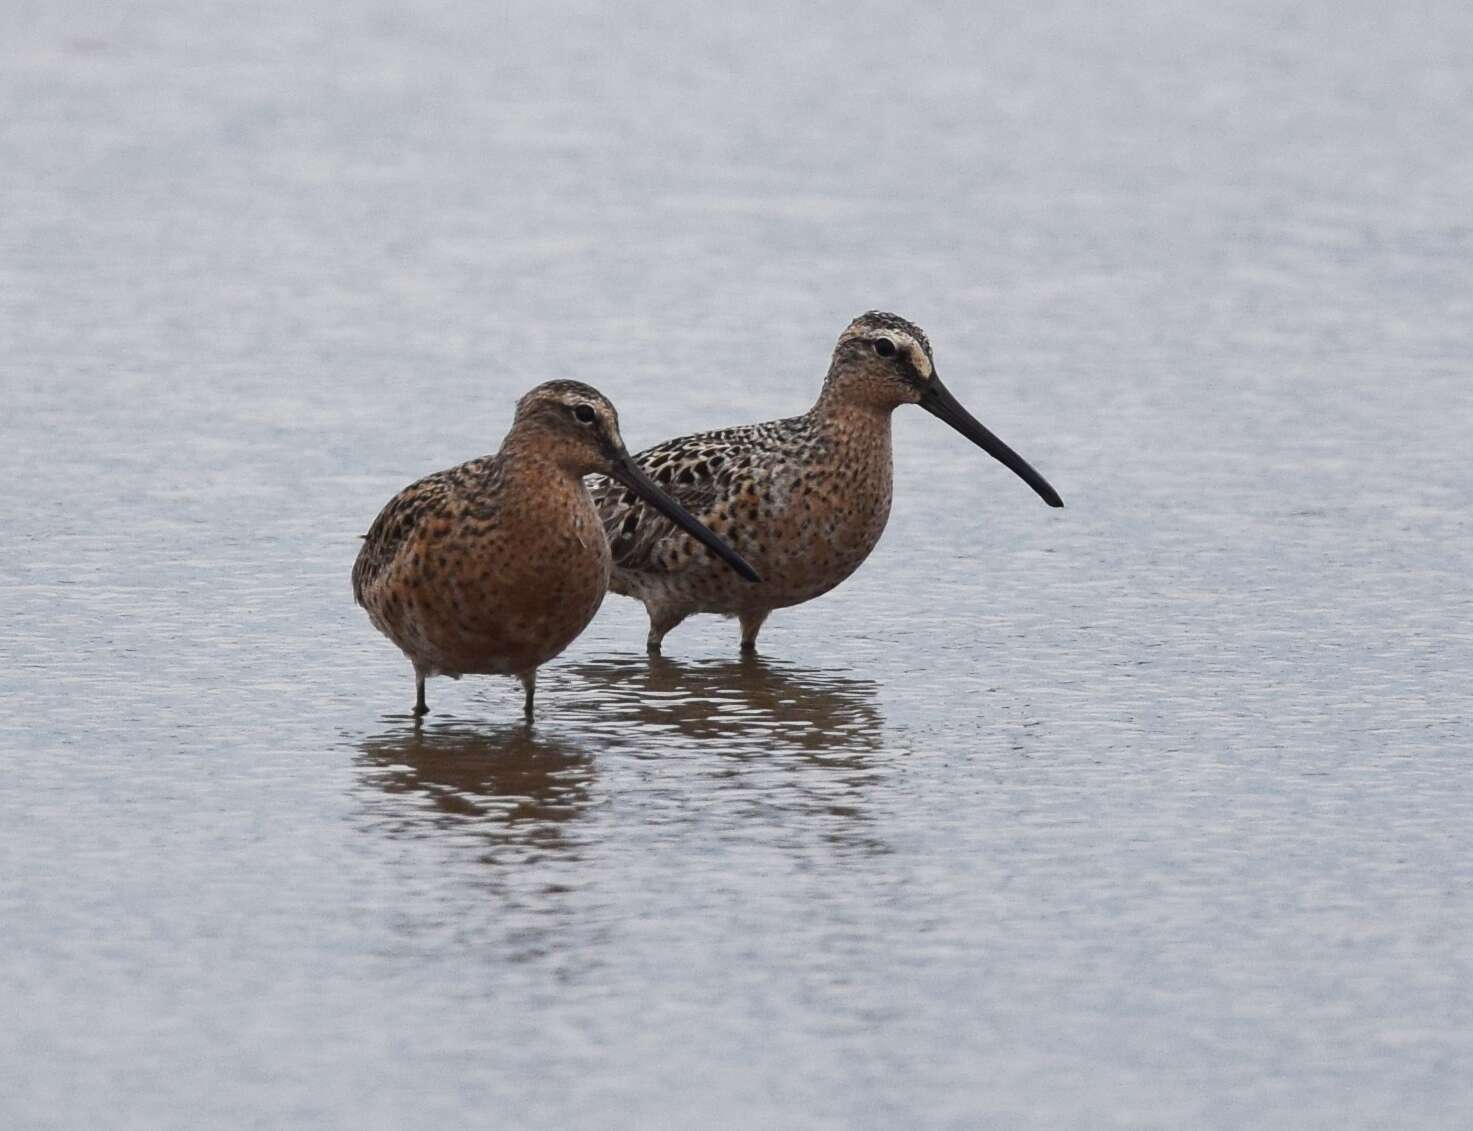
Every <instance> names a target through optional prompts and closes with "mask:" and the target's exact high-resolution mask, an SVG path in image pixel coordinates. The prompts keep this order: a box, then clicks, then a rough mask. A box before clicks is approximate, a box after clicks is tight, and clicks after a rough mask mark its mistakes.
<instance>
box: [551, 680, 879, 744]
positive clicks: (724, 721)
mask: <svg viewBox="0 0 1473 1131" xmlns="http://www.w3.org/2000/svg"><path fill="white" fill-rule="evenodd" d="M559 675H560V677H561V679H562V680H565V681H566V682H567V683H568V684H569V685H570V686H569V690H571V689H572V688H574V687H582V688H583V689H584V690H583V693H582V694H579V695H575V696H570V699H569V702H568V703H567V704H566V705H564V704H559V705H558V708H557V709H558V710H560V711H563V712H564V713H565V714H567V715H568V716H570V717H577V718H579V719H580V720H581V719H584V718H587V719H589V720H590V721H591V722H592V723H593V724H594V725H596V726H597V727H598V728H600V729H609V728H617V729H618V731H619V732H620V734H621V735H622V736H623V737H625V738H626V739H631V740H636V741H639V740H643V742H645V743H650V744H653V745H655V746H659V745H663V744H665V743H668V742H672V741H673V742H684V743H686V744H689V743H692V742H694V743H700V744H702V745H703V746H705V747H707V748H708V749H710V750H711V751H712V752H713V753H717V754H727V755H761V754H768V755H771V754H779V753H782V752H785V751H786V752H796V753H800V754H805V755H808V756H810V757H811V758H812V759H815V760H819V761H823V762H824V763H825V764H828V765H833V766H841V767H842V766H845V765H848V766H850V767H852V768H855V769H858V768H862V767H863V765H864V764H865V761H864V755H865V754H868V753H873V752H875V751H877V750H879V749H880V746H881V741H882V729H883V723H884V719H883V717H882V716H881V714H880V712H879V709H878V707H877V705H876V698H877V691H878V687H877V685H876V684H875V683H873V682H872V681H869V680H861V679H855V678H853V677H851V676H848V675H845V674H842V673H838V672H831V671H823V670H818V669H808V668H799V667H795V666H792V665H788V664H783V663H778V662H773V661H769V660H764V659H761V658H760V657H756V656H743V657H740V658H736V659H721V660H707V661H698V662H687V661H675V660H669V659H665V658H664V657H660V656H638V657H628V656H621V657H612V658H608V659H600V660H590V661H585V662H583V663H579V664H574V665H570V666H568V667H566V668H563V669H562V670H561V671H560V673H559Z"/></svg>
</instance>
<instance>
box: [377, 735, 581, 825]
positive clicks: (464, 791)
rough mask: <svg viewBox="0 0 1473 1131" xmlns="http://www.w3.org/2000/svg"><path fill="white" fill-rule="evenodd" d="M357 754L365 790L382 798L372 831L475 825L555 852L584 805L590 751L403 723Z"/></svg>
mask: <svg viewBox="0 0 1473 1131" xmlns="http://www.w3.org/2000/svg"><path fill="white" fill-rule="evenodd" d="M359 750H360V754H359V757H358V762H359V765H360V766H362V767H363V768H364V769H365V770H366V771H367V775H366V777H367V781H368V782H369V783H371V784H372V785H373V786H375V787H376V788H377V789H378V790H381V791H382V792H383V793H384V794H385V795H386V797H384V798H381V799H380V801H379V802H378V803H376V804H373V805H372V806H371V808H372V809H373V810H374V812H375V816H376V818H378V821H377V822H376V823H379V825H380V827H381V828H382V829H383V830H384V831H386V832H388V833H389V834H390V835H395V836H423V835H427V834H428V833H429V832H430V831H431V830H432V829H435V828H464V827H466V826H467V825H473V826H476V827H477V828H479V829H481V830H483V831H490V832H495V833H498V839H503V840H506V841H513V842H517V843H520V844H523V845H526V846H528V847H543V848H556V847H560V846H561V845H562V841H563V837H562V832H561V826H562V825H563V823H564V822H566V821H568V820H569V819H571V818H573V817H574V816H576V815H577V813H578V812H579V810H580V809H582V808H583V807H584V806H586V805H587V804H588V799H589V786H590V784H591V782H592V780H593V777H594V773H595V768H594V759H593V757H592V756H591V755H590V754H589V752H588V751H586V750H584V749H582V748H581V747H579V746H576V745H571V744H569V743H568V742H566V741H552V740H544V739H542V738H539V737H538V735H537V734H536V732H535V731H533V730H531V729H530V728H528V727H527V726H525V725H523V724H521V723H516V724H512V725H506V726H500V727H495V726H476V725H474V724H470V723H466V722H464V721H456V722H442V723H433V722H431V723H426V724H424V725H422V726H416V725H414V724H413V723H405V724H403V725H401V726H400V727H398V728H397V729H395V730H392V731H388V732H386V733H383V734H379V735H375V736H374V737H372V738H368V739H365V740H363V741H362V742H361V743H360V744H359ZM406 802H408V804H406Z"/></svg>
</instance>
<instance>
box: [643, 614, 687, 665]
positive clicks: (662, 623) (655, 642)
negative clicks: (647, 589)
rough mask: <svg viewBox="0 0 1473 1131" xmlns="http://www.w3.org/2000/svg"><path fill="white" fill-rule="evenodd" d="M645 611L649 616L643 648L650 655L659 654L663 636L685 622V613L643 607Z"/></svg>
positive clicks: (663, 639)
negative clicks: (647, 632) (648, 629)
mask: <svg viewBox="0 0 1473 1131" xmlns="http://www.w3.org/2000/svg"><path fill="white" fill-rule="evenodd" d="M645 611H646V612H648V613H649V615H650V634H649V636H647V637H646V638H645V642H644V646H645V648H646V649H647V650H648V651H649V653H650V655H652V656H658V655H659V654H660V645H661V644H662V643H664V641H665V636H666V634H668V633H669V632H670V630H671V629H672V628H674V627H675V626H676V625H678V624H679V623H680V622H681V621H683V620H685V617H686V614H685V613H676V612H670V611H668V610H665V609H656V608H652V607H651V606H649V605H646V606H645Z"/></svg>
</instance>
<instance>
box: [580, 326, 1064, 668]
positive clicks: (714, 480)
mask: <svg viewBox="0 0 1473 1131" xmlns="http://www.w3.org/2000/svg"><path fill="white" fill-rule="evenodd" d="M903 404H918V405H920V406H921V407H922V408H924V409H925V410H926V411H927V412H929V413H931V414H932V415H934V416H937V417H939V418H940V419H941V420H944V421H945V422H946V423H947V424H949V425H951V426H952V427H953V428H955V429H956V430H957V431H958V432H960V433H961V434H962V435H963V436H965V437H966V438H967V439H969V440H971V441H972V442H973V443H974V444H976V445H977V446H978V447H980V448H981V449H982V450H983V451H985V452H987V453H988V454H989V455H991V456H992V457H993V458H995V459H997V460H999V461H1000V462H1001V463H1002V464H1003V465H1004V466H1006V467H1008V468H1009V469H1011V470H1012V471H1013V472H1014V473H1015V474H1016V475H1018V476H1019V477H1021V478H1022V480H1023V481H1024V482H1025V483H1027V484H1028V485H1029V486H1030V487H1032V488H1033V489H1034V490H1035V491H1036V492H1038V494H1039V495H1040V496H1042V498H1043V500H1044V502H1046V503H1048V504H1049V506H1053V507H1061V506H1063V505H1064V503H1063V500H1062V499H1060V498H1059V495H1058V493H1057V492H1056V491H1055V490H1054V489H1053V488H1052V487H1050V486H1049V484H1048V482H1047V481H1046V480H1045V479H1044V478H1043V476H1041V475H1039V474H1038V472H1036V471H1034V470H1033V468H1032V467H1030V466H1029V465H1028V463H1027V462H1026V461H1025V460H1024V459H1023V458H1022V457H1021V456H1019V455H1018V454H1017V453H1016V452H1014V451H1013V450H1012V449H1011V448H1009V447H1008V446H1007V445H1006V444H1004V443H1003V442H1002V441H1001V440H999V439H998V438H997V437H996V436H994V435H993V434H992V433H991V432H989V431H988V430H987V429H986V428H984V427H983V426H982V425H981V424H980V423H978V422H977V420H976V419H975V418H973V416H972V415H971V413H969V412H968V411H967V410H966V409H964V408H963V407H962V406H961V404H960V403H959V402H958V401H957V399H956V398H955V397H954V396H952V395H951V392H950V391H949V390H948V389H947V388H946V386H945V385H943V384H942V383H941V379H940V378H939V377H938V376H937V375H936V369H935V365H934V362H933V359H932V355H931V344H930V342H928V341H927V340H926V335H925V334H924V333H923V332H922V331H921V329H920V327H918V326H916V325H914V324H913V323H911V322H907V321H906V320H905V319H904V318H901V317H899V316H897V315H894V314H885V313H882V312H879V311H870V312H869V313H867V314H863V315H861V316H860V317H858V318H856V319H855V320H854V321H853V322H851V323H850V324H849V326H848V328H847V329H845V331H844V332H843V334H841V335H840V336H839V342H838V345H837V346H835V347H834V355H833V360H832V361H831V362H830V364H829V372H828V376H827V377H826V378H825V379H824V383H823V391H822V392H821V393H820V394H819V397H818V401H817V403H815V404H814V406H813V407H812V408H811V409H809V410H808V411H807V412H806V413H804V414H803V415H802V416H794V417H791V418H789V419H787V420H774V421H769V422H767V423H765V424H748V425H743V426H741V427H737V428H726V429H722V430H721V431H719V432H703V433H700V434H698V435H695V436H682V437H680V438H679V439H675V440H669V441H667V442H665V443H663V444H657V445H656V446H655V447H653V448H650V449H648V450H647V451H643V452H640V453H639V454H638V455H636V456H635V457H634V458H635V460H636V462H638V463H639V464H640V466H641V467H643V468H644V469H645V470H646V471H647V472H649V474H650V477H651V478H653V479H654V480H655V481H656V482H657V483H659V484H660V486H662V487H663V488H665V490H667V491H669V492H670V493H671V494H672V495H674V496H675V497H676V498H677V499H679V500H680V501H681V502H682V503H683V504H684V505H685V506H686V507H687V508H689V509H690V511H691V513H693V514H694V515H696V516H697V517H698V518H700V520H701V521H702V522H704V523H705V524H706V525H707V526H709V527H710V528H711V529H712V530H714V531H715V532H716V533H718V534H720V535H721V536H722V537H723V538H725V539H726V540H727V541H728V542H730V543H731V544H732V545H733V546H734V547H736V548H737V549H738V550H739V551H740V552H741V554H742V555H743V556H744V557H746V558H747V559H748V560H749V561H751V562H752V563H753V564H754V565H755V566H756V567H757V569H758V570H759V571H760V572H761V573H762V578H763V580H762V582H761V583H760V584H757V585H743V584H737V583H735V582H734V581H733V580H732V579H731V578H729V577H727V576H724V571H723V570H722V569H721V568H720V567H718V566H717V565H716V564H715V563H714V562H713V561H712V560H711V558H710V557H709V555H707V554H706V553H705V552H703V551H702V550H701V548H700V547H699V546H696V545H695V544H694V543H692V542H691V540H690V539H689V538H687V537H686V536H685V535H683V534H681V533H680V532H679V531H678V530H676V529H675V528H674V527H672V526H671V525H670V524H669V523H668V522H666V521H664V520H663V519H662V518H660V517H659V515H657V514H654V513H653V512H652V511H651V510H650V508H649V507H648V506H646V505H645V504H644V503H643V502H641V500H640V499H639V497H638V496H637V495H635V494H634V493H633V492H631V491H627V490H624V489H622V488H621V487H620V486H619V485H618V484H616V483H613V482H610V481H609V480H607V479H603V480H599V481H597V482H596V483H595V485H594V492H593V493H594V498H595V500H596V502H597V504H598V509H599V513H600V514H601V515H602V517H603V523H604V528H605V530H606V531H607V532H608V536H609V540H610V543H611V544H612V546H613V553H614V576H613V580H612V582H611V587H612V588H613V590H614V592H615V593H620V594H623V595H624V596H626V597H634V598H636V599H638V600H640V601H642V602H644V606H645V610H646V611H647V612H648V614H649V618H650V632H649V639H648V645H649V649H650V651H652V652H658V651H659V649H660V643H661V641H662V640H663V639H664V637H665V634H666V633H668V632H669V631H670V630H671V629H672V628H674V627H675V626H676V625H678V624H679V623H680V622H681V621H683V620H684V619H685V618H686V617H688V616H690V615H691V614H693V613H721V614H723V615H726V616H735V617H738V618H739V619H740V621H741V629H742V648H743V650H747V651H750V650H753V649H754V648H755V647H756V641H757V633H758V631H759V630H760V629H761V627H762V623H763V621H765V620H766V619H767V617H768V615H769V614H770V613H771V612H772V610H773V609H781V608H786V607H787V606H789V605H797V604H801V603H802V602H804V601H811V600H812V599H813V598H815V597H817V596H819V595H820V594H823V593H827V592H828V591H829V590H830V589H832V588H834V586H836V585H838V584H839V582H841V581H843V580H844V579H845V578H846V577H848V576H849V575H850V574H851V573H853V572H854V571H855V570H856V569H857V568H858V567H859V564H860V563H861V562H862V561H864V559H865V558H866V557H868V556H869V552H870V551H871V550H873V549H874V548H875V544H876V543H877V542H878V541H879V540H880V535H881V534H882V533H883V532H884V529H885V522H886V520H887V519H888V518H889V517H890V494H891V457H890V416H891V414H892V413H893V412H894V410H895V409H897V408H898V407H900V406H901V405H903Z"/></svg>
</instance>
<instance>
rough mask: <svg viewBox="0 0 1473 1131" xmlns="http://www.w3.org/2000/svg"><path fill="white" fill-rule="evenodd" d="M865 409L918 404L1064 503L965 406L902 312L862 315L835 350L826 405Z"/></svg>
mask: <svg viewBox="0 0 1473 1131" xmlns="http://www.w3.org/2000/svg"><path fill="white" fill-rule="evenodd" d="M824 403H829V404H835V403H838V404H850V405H865V406H869V407H870V408H871V409H880V410H882V411H887V410H890V409H894V408H897V407H899V406H900V405H902V404H918V405H920V406H921V407H922V408H923V409H925V410H926V411H927V412H929V413H930V414H931V415H932V416H935V417H936V418H937V419H939V420H944V421H945V422H946V423H947V424H949V425H951V427H953V428H955V429H956V430H957V431H958V432H960V433H961V434H962V435H963V436H965V437H966V438H967V439H968V440H971V441H972V443H974V444H976V445H977V446H978V447H979V448H981V449H982V450H983V451H985V452H987V453H988V454H989V455H990V456H992V457H993V458H994V459H996V460H997V461H998V462H1000V463H1001V464H1002V465H1003V466H1004V467H1007V468H1008V469H1010V470H1011V471H1012V472H1013V473H1014V474H1016V475H1017V476H1018V477H1019V478H1020V479H1022V480H1023V481H1024V482H1025V483H1027V484H1028V486H1030V487H1032V488H1033V490H1034V491H1035V492H1037V494H1038V495H1039V497H1040V498H1042V499H1043V500H1044V502H1046V503H1048V504H1049V506H1051V507H1061V506H1063V505H1064V503H1063V500H1061V499H1060V498H1059V494H1058V492H1057V491H1055V490H1054V489H1053V488H1052V487H1051V486H1049V484H1048V481H1047V480H1046V479H1044V477H1043V476H1042V475H1040V474H1038V472H1037V471H1035V470H1034V469H1033V468H1032V467H1031V466H1030V465H1029V464H1028V461H1027V460H1025V459H1023V457H1022V456H1020V455H1018V453H1017V452H1015V451H1013V449H1012V448H1010V447H1008V446H1007V445H1006V444H1004V443H1003V442H1002V441H1001V440H999V439H998V438H997V437H996V436H994V435H993V434H992V433H991V432H989V431H988V430H987V429H986V428H984V427H983V426H982V424H981V423H980V422H979V421H978V420H977V418H976V417H974V416H973V415H972V414H971V413H970V412H968V411H967V410H966V409H965V408H963V407H962V405H961V402H959V401H958V400H957V399H956V397H954V396H952V394H951V391H950V390H949V389H947V387H946V385H945V384H943V383H942V380H941V378H940V377H939V376H938V375H937V373H936V364H935V359H934V358H932V356H931V343H930V342H929V341H927V340H926V335H925V332H924V331H923V330H922V329H921V328H920V327H919V326H917V325H916V324H915V323H914V322H910V321H907V320H906V319H904V318H901V317H900V315H898V314H887V313H885V312H884V311H880V310H871V311H869V312H868V313H866V314H861V315H860V316H859V317H858V318H856V319H855V320H854V321H853V322H851V323H849V325H848V327H847V328H846V329H845V330H844V332H843V333H842V334H840V335H839V344H838V345H837V346H835V347H834V360H833V363H832V364H831V365H830V366H829V375H828V378H827V379H826V380H825V381H824V391H823V394H822V396H821V397H820V404H824Z"/></svg>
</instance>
